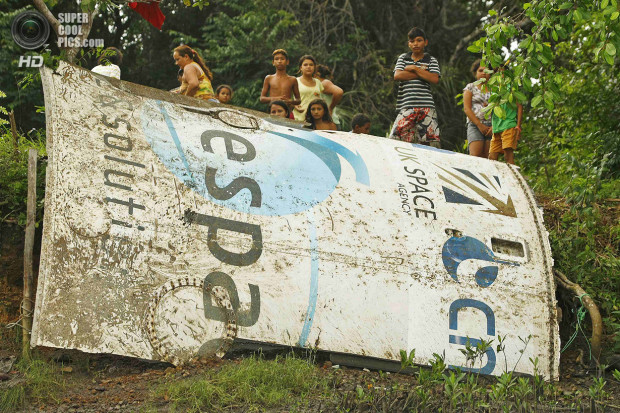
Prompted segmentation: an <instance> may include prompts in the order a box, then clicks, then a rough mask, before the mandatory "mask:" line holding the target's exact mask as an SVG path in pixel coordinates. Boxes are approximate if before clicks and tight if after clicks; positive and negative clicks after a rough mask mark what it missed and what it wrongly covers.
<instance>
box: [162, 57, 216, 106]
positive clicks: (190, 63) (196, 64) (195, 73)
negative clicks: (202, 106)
mask: <svg viewBox="0 0 620 413" xmlns="http://www.w3.org/2000/svg"><path fill="white" fill-rule="evenodd" d="M172 57H173V58H174V62H175V63H176V65H177V66H179V67H180V68H181V69H183V77H182V78H181V90H180V93H181V94H182V95H185V96H192V97H195V98H198V99H204V100H209V99H214V98H215V94H214V93H213V86H211V81H212V80H213V74H211V71H210V70H209V68H208V67H207V65H206V64H205V62H204V61H203V60H202V58H201V57H200V55H199V54H198V53H196V51H195V50H194V49H192V48H191V47H189V46H186V45H183V46H179V47H177V48H175V49H174V53H173V54H172Z"/></svg>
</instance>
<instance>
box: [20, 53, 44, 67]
mask: <svg viewBox="0 0 620 413" xmlns="http://www.w3.org/2000/svg"><path fill="white" fill-rule="evenodd" d="M18 66H19V67H41V66H43V56H19V64H18Z"/></svg>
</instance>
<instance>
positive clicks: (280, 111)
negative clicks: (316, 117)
mask: <svg viewBox="0 0 620 413" xmlns="http://www.w3.org/2000/svg"><path fill="white" fill-rule="evenodd" d="M269 114H270V115H273V116H280V117H281V118H288V117H289V116H290V114H291V110H290V109H289V107H288V105H287V104H286V102H284V101H283V100H273V101H272V102H271V103H270V104H269Z"/></svg>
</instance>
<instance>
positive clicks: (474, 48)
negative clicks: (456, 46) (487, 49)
mask: <svg viewBox="0 0 620 413" xmlns="http://www.w3.org/2000/svg"><path fill="white" fill-rule="evenodd" d="M467 50H468V51H469V52H472V53H480V46H476V45H474V44H472V45H471V46H469V47H468V48H467Z"/></svg>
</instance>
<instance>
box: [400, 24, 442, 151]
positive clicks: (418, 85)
mask: <svg viewBox="0 0 620 413" xmlns="http://www.w3.org/2000/svg"><path fill="white" fill-rule="evenodd" d="M408 37H409V43H408V44H409V49H411V53H409V52H408V53H403V54H402V55H400V56H399V57H398V60H397V62H396V66H395V67H394V80H396V81H398V82H399V85H398V99H397V104H396V110H397V111H398V115H397V116H396V120H395V121H394V127H393V128H392V133H391V138H393V139H400V140H402V141H406V142H412V143H421V144H423V145H430V144H431V143H433V144H434V145H433V146H438V145H439V126H438V124H437V112H436V110H435V102H434V101H433V96H432V95H431V88H430V85H431V83H432V84H437V83H439V77H440V76H441V74H440V72H439V63H437V59H435V58H434V57H432V56H430V55H429V54H428V53H425V52H424V49H425V48H426V46H428V39H427V38H426V34H425V33H424V31H423V30H422V29H420V28H417V27H414V28H413V29H411V30H410V31H409V33H408Z"/></svg>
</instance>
